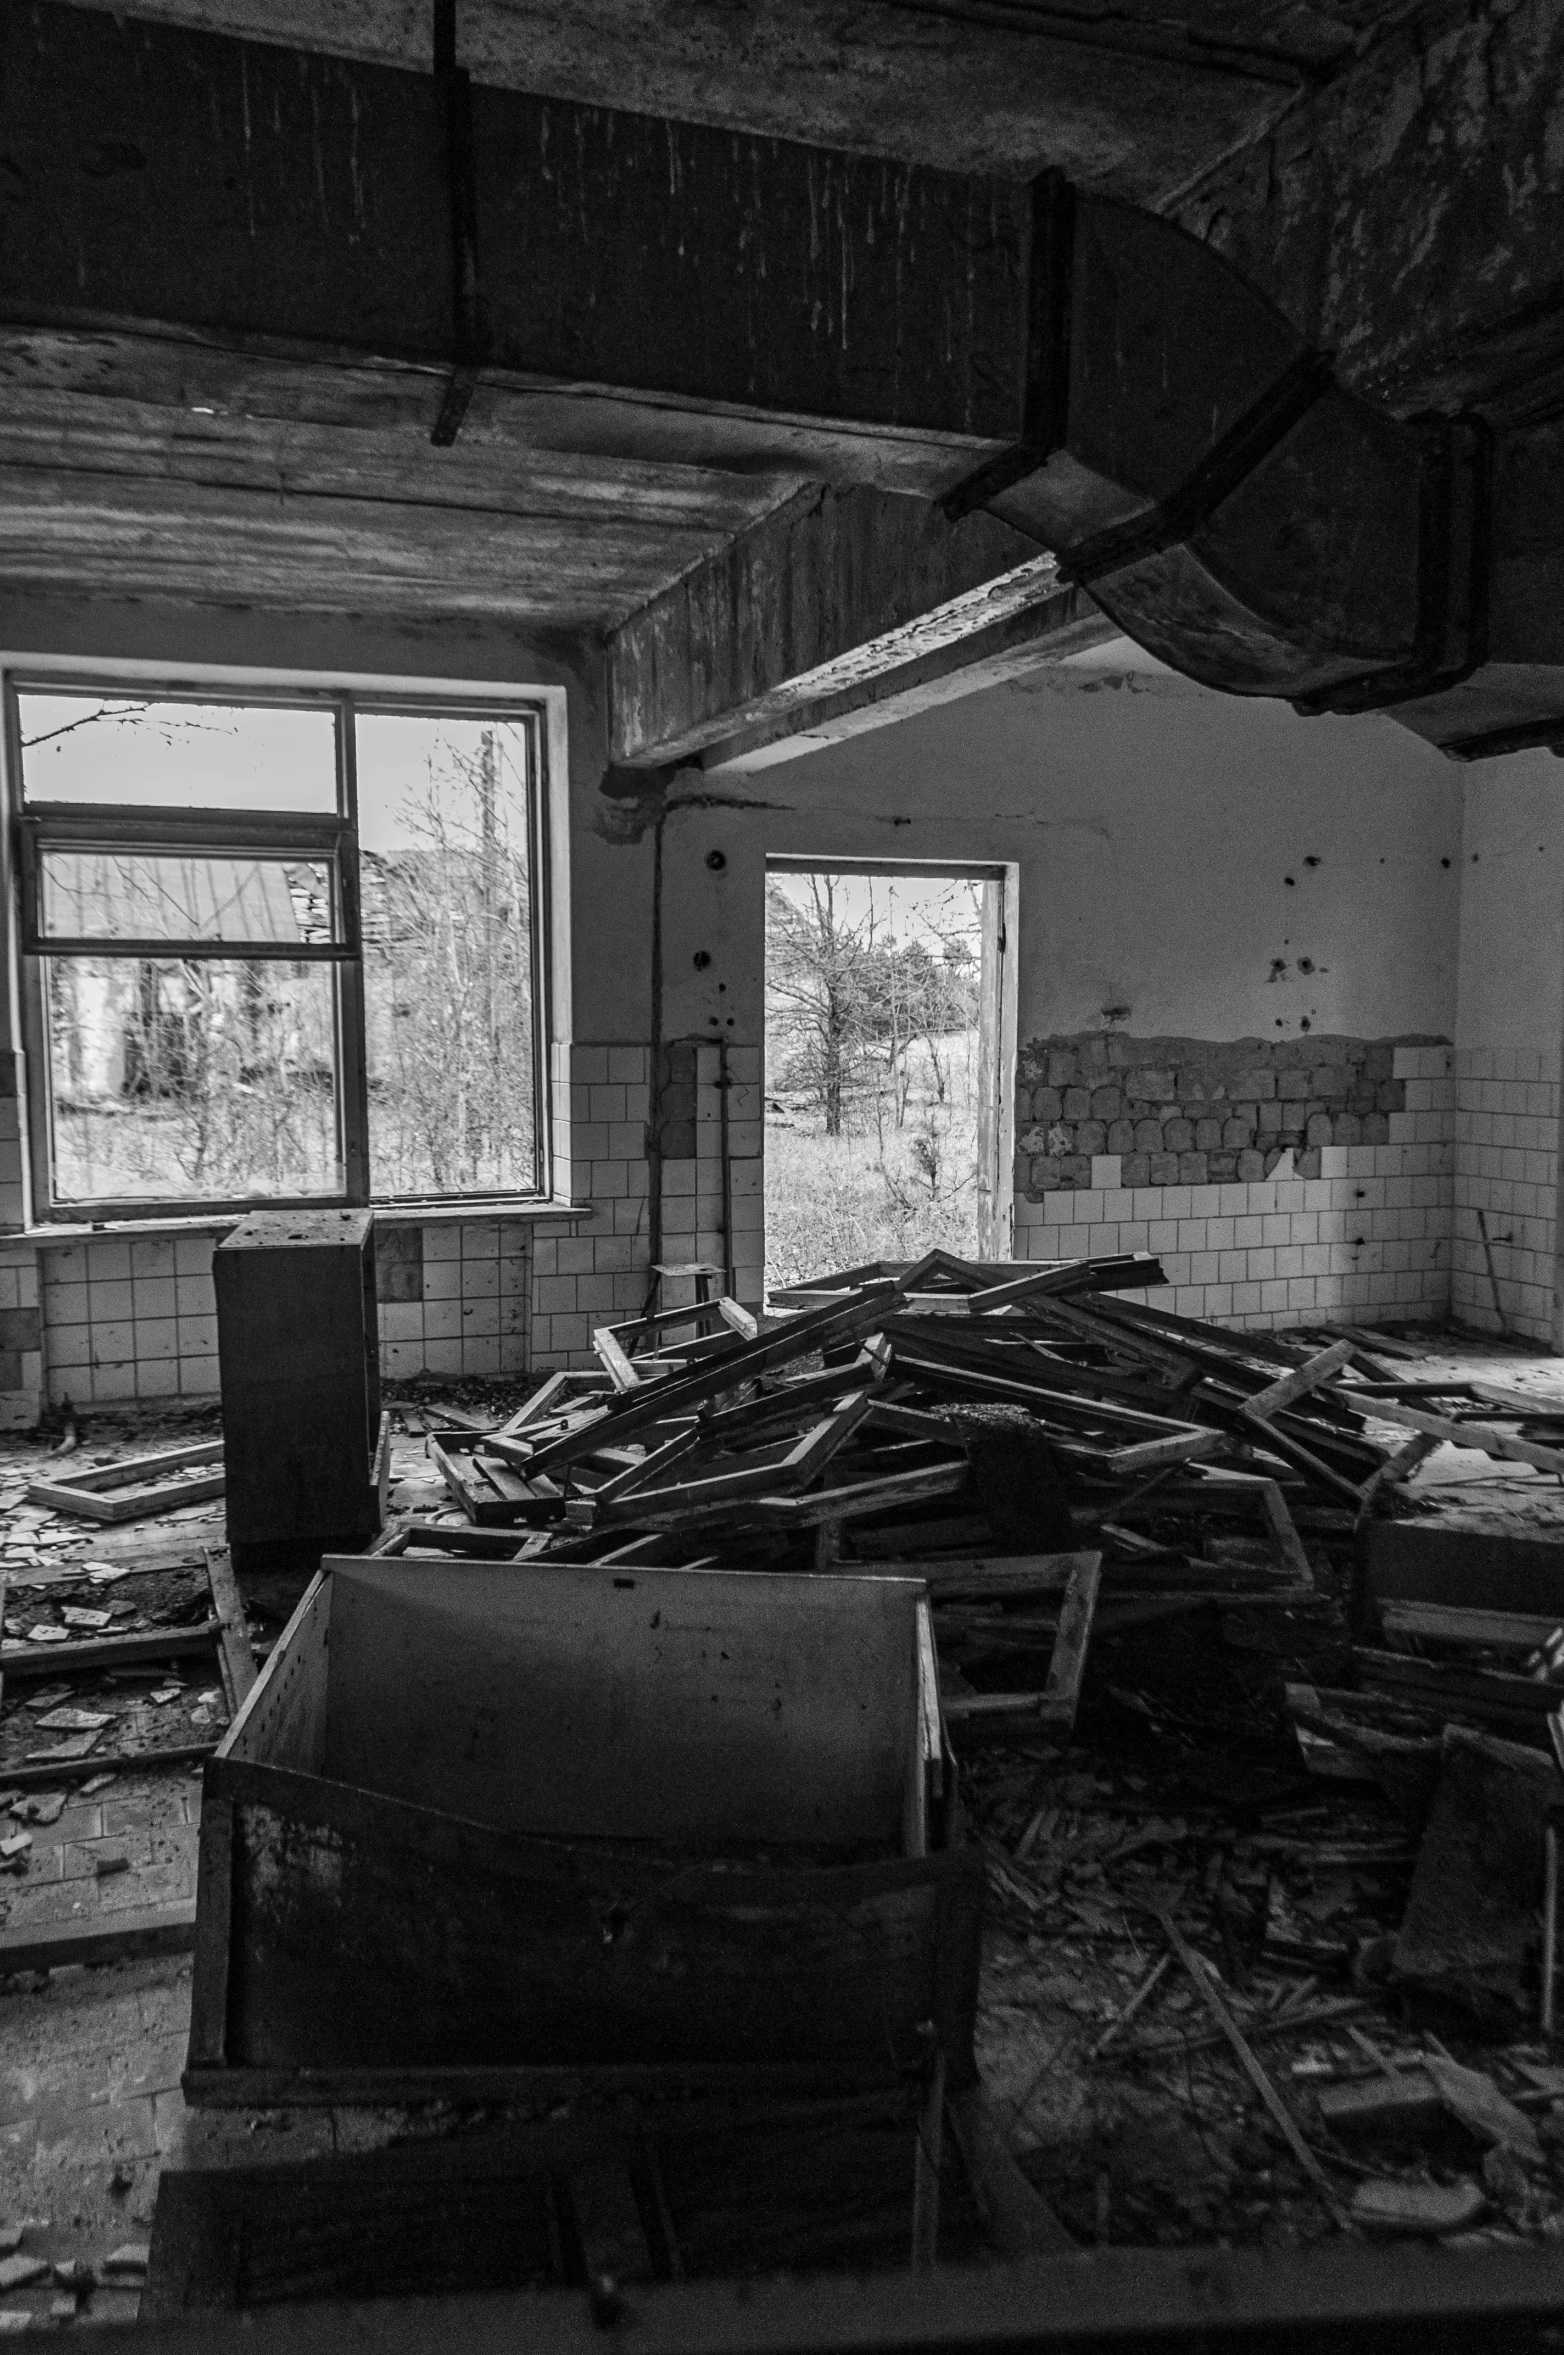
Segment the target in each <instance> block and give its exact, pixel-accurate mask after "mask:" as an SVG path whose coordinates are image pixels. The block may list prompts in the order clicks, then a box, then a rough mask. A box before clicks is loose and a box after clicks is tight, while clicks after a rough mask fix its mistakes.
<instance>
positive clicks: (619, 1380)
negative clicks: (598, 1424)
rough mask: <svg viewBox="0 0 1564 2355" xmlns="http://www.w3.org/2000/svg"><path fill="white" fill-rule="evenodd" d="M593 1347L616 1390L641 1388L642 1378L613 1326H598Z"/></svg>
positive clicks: (593, 1338)
mask: <svg viewBox="0 0 1564 2355" xmlns="http://www.w3.org/2000/svg"><path fill="white" fill-rule="evenodd" d="M592 1347H593V1348H594V1349H595V1350H596V1352H597V1354H598V1356H599V1357H600V1358H601V1360H602V1362H603V1370H604V1372H605V1373H606V1374H607V1376H608V1379H609V1380H610V1382H612V1384H613V1386H614V1388H615V1389H616V1390H638V1389H639V1388H640V1386H641V1377H640V1375H639V1374H638V1373H637V1371H636V1369H635V1367H634V1366H633V1365H632V1364H631V1363H630V1358H629V1354H628V1352H627V1351H626V1350H625V1348H624V1347H623V1345H622V1344H621V1342H620V1340H619V1337H618V1335H617V1334H616V1333H615V1332H614V1329H613V1327H612V1326H611V1325H599V1326H598V1328H597V1330H596V1332H595V1333H594V1334H593V1335H592ZM654 1379H655V1377H654Z"/></svg>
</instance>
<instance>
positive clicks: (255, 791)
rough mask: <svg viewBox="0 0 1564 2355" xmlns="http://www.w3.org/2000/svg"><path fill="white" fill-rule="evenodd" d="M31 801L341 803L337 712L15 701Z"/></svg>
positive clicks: (23, 694)
mask: <svg viewBox="0 0 1564 2355" xmlns="http://www.w3.org/2000/svg"><path fill="white" fill-rule="evenodd" d="M16 703H17V713H18V717H19V721H20V734H21V741H22V785H23V791H24V793H25V796H26V799H27V800H28V801H29V802H39V801H71V802H99V803H113V804H116V805H134V804H138V803H139V804H141V805H142V806H146V807H151V806H160V807H162V808H164V809H179V810H320V811H331V810H334V809H335V808H336V806H337V723H336V713H335V712H334V711H333V710H332V709H331V707H330V706H329V705H319V706H314V707H310V708H306V709H303V710H297V709H292V708H290V707H289V706H287V705H285V704H272V703H245V704H236V703H215V702H214V703H184V702H175V701H172V700H168V699H165V700H163V701H158V700H156V699H154V698H151V697H143V696H136V695H96V694H81V693H66V694H58V693H55V692H53V691H51V692H50V693H48V694H43V693H40V692H39V691H38V690H37V689H34V688H23V689H21V690H20V691H19V692H18V694H17V698H16Z"/></svg>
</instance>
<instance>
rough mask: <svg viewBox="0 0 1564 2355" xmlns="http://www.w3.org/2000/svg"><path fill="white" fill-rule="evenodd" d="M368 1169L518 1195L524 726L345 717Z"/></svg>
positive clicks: (523, 1005)
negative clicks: (353, 778)
mask: <svg viewBox="0 0 1564 2355" xmlns="http://www.w3.org/2000/svg"><path fill="white" fill-rule="evenodd" d="M356 728H357V743H358V803H359V841H360V875H361V881H362V891H363V904H364V996H365V1017H364V1019H365V1032H366V1050H367V1065H368V1077H369V1166H370V1178H371V1183H372V1185H373V1188H374V1191H375V1193H376V1195H378V1196H385V1195H392V1194H463V1193H489V1192H496V1191H498V1192H511V1191H517V1190H520V1191H529V1190H530V1189H531V1188H532V1187H533V1186H534V1185H535V1184H536V1182H537V1179H536V1165H535V1161H534V1157H533V1137H534V1095H533V1068H532V909H531V898H530V893H529V887H528V829H527V780H528V773H529V761H530V757H531V736H530V730H529V728H528V726H527V724H526V723H525V722H524V721H519V720H518V721H505V720H452V719H417V718H405V717H400V716H397V717H393V716H392V715H390V714H386V713H363V712H361V713H360V714H359V715H358V718H357V721H356Z"/></svg>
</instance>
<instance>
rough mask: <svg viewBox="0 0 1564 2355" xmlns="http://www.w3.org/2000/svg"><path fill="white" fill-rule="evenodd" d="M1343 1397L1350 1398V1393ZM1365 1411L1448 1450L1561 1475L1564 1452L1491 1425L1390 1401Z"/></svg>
mask: <svg viewBox="0 0 1564 2355" xmlns="http://www.w3.org/2000/svg"><path fill="white" fill-rule="evenodd" d="M1345 1395H1347V1396H1349V1397H1350V1393H1346V1394H1345ZM1365 1411H1366V1412H1369V1413H1371V1414H1372V1415H1373V1416H1374V1417H1375V1419H1376V1421H1379V1422H1385V1423H1404V1424H1405V1426H1406V1428H1407V1429H1408V1430H1409V1431H1420V1432H1421V1433H1422V1434H1423V1436H1424V1437H1425V1438H1427V1439H1442V1440H1446V1441H1448V1443H1449V1444H1450V1446H1451V1447H1470V1448H1476V1449H1477V1450H1478V1451H1479V1452H1480V1453H1481V1454H1483V1455H1486V1456H1497V1457H1500V1458H1502V1459H1504V1460H1506V1461H1508V1462H1510V1463H1516V1464H1535V1465H1536V1466H1537V1468H1538V1470H1539V1471H1542V1472H1558V1473H1564V1449H1560V1448H1557V1447H1543V1446H1541V1445H1540V1444H1539V1442H1538V1441H1536V1440H1534V1439H1521V1438H1519V1437H1517V1435H1516V1434H1515V1433H1514V1432H1512V1431H1497V1430H1495V1429H1494V1427H1493V1425H1492V1424H1491V1423H1456V1422H1452V1421H1451V1420H1450V1419H1449V1417H1448V1416H1446V1415H1430V1414H1425V1413H1424V1411H1423V1409H1422V1408H1421V1407H1415V1406H1402V1405H1400V1404H1398V1402H1397V1401H1396V1400H1394V1399H1390V1398H1377V1399H1375V1400H1374V1402H1373V1405H1372V1406H1371V1407H1368V1408H1366V1410H1365Z"/></svg>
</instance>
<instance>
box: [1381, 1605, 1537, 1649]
mask: <svg viewBox="0 0 1564 2355" xmlns="http://www.w3.org/2000/svg"><path fill="white" fill-rule="evenodd" d="M1379 1623H1380V1626H1381V1627H1382V1629H1383V1630H1384V1632H1385V1634H1386V1635H1387V1636H1392V1635H1399V1636H1413V1637H1416V1638H1418V1639H1420V1640H1432V1641H1434V1642H1437V1643H1445V1644H1468V1645H1471V1646H1473V1647H1474V1648H1489V1647H1491V1648H1492V1649H1494V1650H1512V1651H1521V1650H1528V1651H1529V1650H1534V1649H1535V1648H1536V1646H1537V1645H1539V1644H1543V1643H1546V1641H1547V1639H1548V1637H1549V1636H1550V1635H1552V1634H1553V1632H1554V1630H1555V1629H1556V1628H1557V1627H1558V1625H1559V1621H1558V1620H1557V1619H1555V1618H1553V1617H1551V1616H1548V1615H1543V1614H1539V1613H1536V1612H1531V1611H1480V1610H1476V1609H1474V1608H1472V1607H1471V1606H1469V1605H1467V1604H1463V1603H1412V1602H1397V1601H1389V1602H1384V1603H1381V1604H1380V1606H1379Z"/></svg>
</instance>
